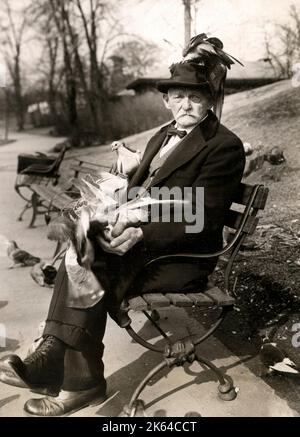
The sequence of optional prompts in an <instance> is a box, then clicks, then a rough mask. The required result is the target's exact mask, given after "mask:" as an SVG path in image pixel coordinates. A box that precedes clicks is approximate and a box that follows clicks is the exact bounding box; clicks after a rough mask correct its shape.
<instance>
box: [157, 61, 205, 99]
mask: <svg viewBox="0 0 300 437" xmlns="http://www.w3.org/2000/svg"><path fill="white" fill-rule="evenodd" d="M170 72H171V78H170V79H165V80H160V81H159V82H157V88H158V90H159V91H160V92H162V93H166V92H168V89H169V88H171V87H172V88H173V87H192V88H200V87H201V88H203V87H206V88H207V89H209V82H208V80H207V70H206V68H205V67H204V66H203V65H199V64H196V63H195V62H185V63H178V64H173V65H172V66H171V67H170Z"/></svg>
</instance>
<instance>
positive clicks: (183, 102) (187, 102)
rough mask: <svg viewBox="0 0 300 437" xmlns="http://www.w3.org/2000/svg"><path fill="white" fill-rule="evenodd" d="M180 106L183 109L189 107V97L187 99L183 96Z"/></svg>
mask: <svg viewBox="0 0 300 437" xmlns="http://www.w3.org/2000/svg"><path fill="white" fill-rule="evenodd" d="M182 108H183V109H185V110H187V109H190V108H191V101H190V99H189V98H188V97H185V98H184V99H183V100H182Z"/></svg>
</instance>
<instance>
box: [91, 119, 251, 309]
mask: <svg viewBox="0 0 300 437" xmlns="http://www.w3.org/2000/svg"><path fill="white" fill-rule="evenodd" d="M167 128H168V126H164V127H163V128H162V129H160V130H159V131H158V132H157V133H156V134H155V135H154V136H153V137H152V138H151V139H150V141H149V143H148V145H147V148H146V150H145V153H144V156H143V159H142V162H141V164H140V166H139V168H138V170H137V171H136V172H135V174H134V175H133V177H132V178H131V180H130V183H129V189H131V188H132V187H135V186H141V185H142V183H143V181H144V180H145V179H146V178H147V175H148V168H149V164H150V162H151V160H152V159H153V157H154V156H155V154H156V153H157V152H158V150H159V149H160V147H161V145H162V143H163V141H164V139H165V137H166V132H167ZM244 165H245V155H244V149H243V144H242V142H241V140H240V139H239V138H238V137H237V136H236V135H235V134H234V133H232V132H231V131H230V130H228V129H227V128H226V127H225V126H223V125H220V124H219V123H218V120H217V118H216V117H215V115H214V114H213V113H212V112H210V113H209V116H208V117H207V118H206V119H205V120H204V121H203V122H202V123H201V124H199V125H198V126H197V127H196V128H195V129H193V131H192V132H191V133H190V134H189V135H187V136H186V137H184V138H183V140H182V141H181V142H180V144H179V145H178V146H177V147H176V148H175V149H174V151H173V152H172V154H171V155H170V156H169V157H168V158H167V160H166V161H165V162H164V164H163V165H162V167H161V168H160V169H159V170H158V172H157V174H156V175H155V177H154V179H153V180H152V183H151V187H153V186H157V187H162V186H166V187H169V188H172V187H181V188H184V187H193V188H194V189H195V188H196V187H204V229H203V231H202V232H200V233H198V234H194V233H186V232H185V230H186V225H187V223H185V222H181V223H176V222H171V223H164V222H159V223H153V222H151V221H150V222H148V223H145V224H142V226H141V228H142V230H143V234H144V239H143V241H142V242H141V243H138V244H136V245H135V246H134V247H133V248H132V249H131V250H130V251H129V252H127V253H126V254H125V255H124V256H122V257H119V256H116V255H109V254H107V253H105V254H104V255H105V259H106V264H107V265H108V272H109V274H108V276H109V278H110V279H109V281H108V282H107V284H108V285H107V287H108V288H110V290H111V291H112V293H111V297H112V299H113V296H115V298H116V299H115V302H114V304H115V306H116V307H117V306H118V304H119V303H120V302H121V301H122V298H123V296H124V294H125V293H126V292H128V290H129V293H136V292H137V293H141V292H145V291H160V292H166V291H173V292H176V291H187V290H192V289H195V288H196V287H197V288H199V286H201V284H202V285H203V284H204V283H206V280H207V276H208V275H209V274H210V273H211V272H212V271H213V269H214V267H215V265H216V261H217V260H216V259H209V260H207V261H206V260H201V261H197V262H179V261H175V262H174V261H172V262H167V263H166V262H163V263H162V264H160V265H157V264H155V265H152V267H151V268H150V269H149V270H147V271H146V273H145V271H144V273H143V275H139V276H138V278H140V281H138V282H136V280H134V281H133V278H135V277H136V274H137V273H138V272H139V271H140V270H141V268H142V267H143V265H144V264H145V263H146V262H147V261H148V260H149V259H152V258H154V257H156V256H159V255H162V254H171V253H176V252H205V253H207V252H213V251H216V250H218V249H220V248H221V246H222V242H223V239H222V229H223V225H224V217H225V214H226V211H227V210H228V209H229V207H230V205H231V203H232V199H233V196H234V193H235V191H236V189H237V187H238V185H239V183H240V181H241V178H242V175H243V170H244ZM193 202H195V198H193ZM95 270H97V271H98V272H100V271H103V268H101V269H100V268H99V269H97V267H96V266H95ZM132 281H133V282H132ZM131 283H133V284H134V287H133V288H128V287H129V285H130V284H131ZM109 285H110V286H109Z"/></svg>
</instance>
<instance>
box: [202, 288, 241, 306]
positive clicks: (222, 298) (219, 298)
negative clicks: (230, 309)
mask: <svg viewBox="0 0 300 437" xmlns="http://www.w3.org/2000/svg"><path fill="white" fill-rule="evenodd" d="M204 294H205V295H206V296H208V297H210V298H211V299H212V300H213V301H214V302H215V303H216V304H217V305H219V306H231V305H234V303H235V299H234V298H233V297H231V296H228V294H226V293H224V292H223V291H222V290H220V289H219V288H218V287H213V288H210V289H208V290H206V291H205V292H204Z"/></svg>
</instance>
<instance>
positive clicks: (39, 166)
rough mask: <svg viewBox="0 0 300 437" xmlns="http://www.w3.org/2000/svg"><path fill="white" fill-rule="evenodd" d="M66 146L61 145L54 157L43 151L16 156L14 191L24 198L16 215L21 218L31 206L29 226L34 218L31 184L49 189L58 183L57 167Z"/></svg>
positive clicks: (34, 204)
mask: <svg viewBox="0 0 300 437" xmlns="http://www.w3.org/2000/svg"><path fill="white" fill-rule="evenodd" d="M65 152H66V148H65V147H63V148H62V149H61V151H60V152H59V153H58V155H57V156H56V157H54V156H48V155H45V154H43V153H36V154H35V155H28V154H21V155H19V156H18V168H17V177H16V181H15V186H14V188H15V191H16V192H17V194H18V195H19V196H20V197H21V198H22V199H23V200H25V202H26V203H25V206H24V208H23V209H22V211H21V213H20V214H19V216H18V220H20V221H21V220H22V218H23V215H24V213H25V212H26V211H27V210H28V209H30V208H33V214H32V218H31V221H30V224H29V227H33V226H34V222H35V218H36V196H35V194H34V191H33V189H32V188H33V186H35V187H37V186H40V187H45V188H46V187H48V188H49V190H51V189H52V188H53V187H55V186H56V185H57V184H58V180H59V177H60V174H59V168H60V165H61V163H62V161H63V158H64V156H65Z"/></svg>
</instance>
